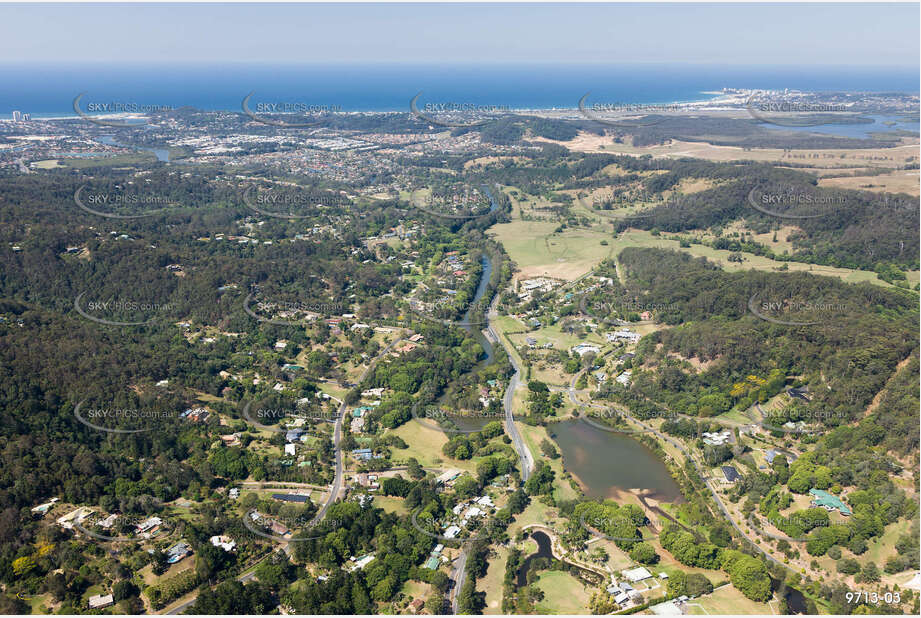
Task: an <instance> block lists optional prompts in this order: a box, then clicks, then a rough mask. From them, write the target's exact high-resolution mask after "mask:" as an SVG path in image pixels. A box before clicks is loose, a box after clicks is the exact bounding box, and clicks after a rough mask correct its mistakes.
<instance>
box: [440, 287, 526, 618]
mask: <svg viewBox="0 0 921 618" xmlns="http://www.w3.org/2000/svg"><path fill="white" fill-rule="evenodd" d="M498 304H499V293H498V292H497V293H496V295H495V296H494V297H493V300H492V303H491V304H490V305H489V311H487V313H486V320H487V325H486V329H487V330H488V331H489V334H490V336H491V337H492V339H493V340H494V341H498V342H499V343H501V344H502V347H503V348H505V352H506V353H507V354H508V359H509V362H510V363H512V367H513V368H514V369H515V374H514V375H513V376H512V378H511V379H510V380H509V383H508V388H507V389H506V391H505V398H504V399H503V406H504V408H505V430H506V431H507V432H508V435H509V436H510V437H511V439H512V444H513V445H514V446H515V451H516V452H517V453H518V461H519V464H520V465H521V482H522V483H524V482H525V481H527V480H528V478H530V476H531V470H532V469H533V468H534V457H532V456H531V451H530V449H528V445H527V444H525V441H524V438H522V437H521V432H519V431H518V427H516V426H515V416H514V403H515V390H516V389H517V388H518V385H519V384H521V367H520V366H519V365H518V363H517V362H516V361H515V356H514V354H513V353H512V352H513V351H512V350H510V349H509V344H508V342H507V341H506V340H505V338H503V337H500V336H499V332H498V331H497V330H496V328H495V326H494V324H493V320H495V318H496V317H497V316H498V314H499V312H498V310H497V306H498ZM467 552H468V545H466V544H465V545H464V546H463V547H461V553H460V556H458V557H457V560H455V561H454V568H453V569H452V570H451V579H452V580H453V581H454V586H453V587H452V588H451V594H450V595H449V599H450V601H451V613H453V614H455V615H456V614H457V612H458V602H457V596H458V594H460V590H461V588H462V587H463V586H464V581H466V579H467V557H468V553H467Z"/></svg>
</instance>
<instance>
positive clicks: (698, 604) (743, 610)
mask: <svg viewBox="0 0 921 618" xmlns="http://www.w3.org/2000/svg"><path fill="white" fill-rule="evenodd" d="M688 613H689V614H691V615H695V616H698V615H707V614H729V615H738V614H767V615H771V614H773V613H774V612H773V611H771V607H770V606H769V605H768V604H767V603H758V602H756V601H752V600H750V599H747V598H746V597H745V595H744V594H742V593H741V592H739V591H738V590H737V589H736V588H735V587H734V586H731V585H730V586H722V587H720V588H719V589H718V590H714V591H713V592H712V593H711V594H708V595H704V596H702V597H699V598H697V599H694V600H692V601H689V602H688Z"/></svg>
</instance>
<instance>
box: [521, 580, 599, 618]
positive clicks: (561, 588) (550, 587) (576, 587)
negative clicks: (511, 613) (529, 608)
mask: <svg viewBox="0 0 921 618" xmlns="http://www.w3.org/2000/svg"><path fill="white" fill-rule="evenodd" d="M537 587H538V588H540V589H541V591H542V592H543V593H544V598H543V600H542V601H540V602H538V603H537V605H536V607H535V609H536V610H537V612H538V613H540V614H586V613H588V602H589V600H590V598H591V592H590V591H589V590H588V588H587V586H586V585H585V584H583V583H582V582H581V581H579V580H578V579H576V578H575V577H573V576H572V575H570V574H569V573H566V572H564V571H547V572H546V573H541V575H540V577H539V578H538V579H537Z"/></svg>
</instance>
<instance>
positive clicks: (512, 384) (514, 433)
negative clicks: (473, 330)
mask: <svg viewBox="0 0 921 618" xmlns="http://www.w3.org/2000/svg"><path fill="white" fill-rule="evenodd" d="M498 304H499V294H498V292H497V293H496V296H495V297H494V298H493V300H492V304H490V305H489V311H488V313H487V314H486V319H487V329H488V330H489V334H490V335H491V336H492V337H493V339H495V340H496V341H498V342H499V343H501V344H502V347H503V348H505V352H506V353H507V355H508V360H509V362H510V363H511V364H512V367H513V368H514V369H515V374H514V375H513V376H512V378H511V380H509V383H508V389H506V391H505V399H504V401H503V405H504V407H505V429H506V431H508V435H509V436H510V437H511V438H512V444H514V446H515V450H516V451H517V452H518V459H519V462H520V463H521V481H522V482H525V481H527V480H528V478H529V477H530V476H531V470H532V469H533V468H534V457H532V456H531V451H530V449H528V445H527V444H525V442H524V439H523V438H522V437H521V433H520V432H519V431H518V427H516V426H515V416H514V402H515V390H516V389H517V388H518V385H519V384H521V367H520V366H519V365H518V362H517V361H516V360H515V355H514V351H513V350H511V349H510V346H509V343H508V341H506V339H505V338H504V337H500V336H499V332H498V331H497V330H496V328H495V326H494V325H493V320H495V319H496V317H498V311H497V309H496V307H497V305H498Z"/></svg>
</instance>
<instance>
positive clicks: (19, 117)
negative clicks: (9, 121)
mask: <svg viewBox="0 0 921 618" xmlns="http://www.w3.org/2000/svg"><path fill="white" fill-rule="evenodd" d="M20 120H22V112H20V111H18V110H16V111H14V112H13V122H19V121H20Z"/></svg>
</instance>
